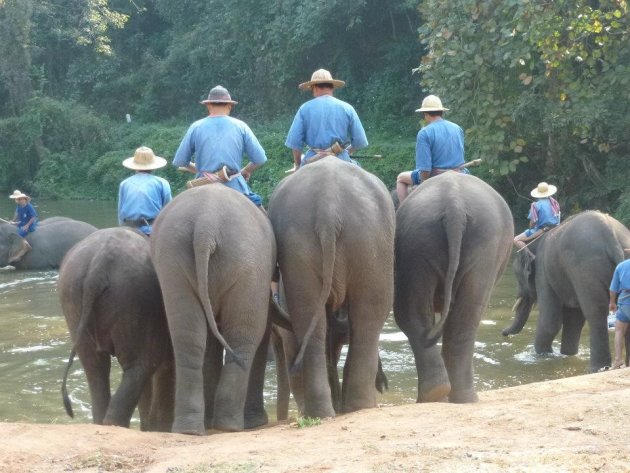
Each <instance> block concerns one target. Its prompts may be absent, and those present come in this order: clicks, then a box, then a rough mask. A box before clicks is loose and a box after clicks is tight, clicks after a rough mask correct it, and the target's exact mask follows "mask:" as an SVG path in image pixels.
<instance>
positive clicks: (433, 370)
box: [394, 292, 451, 402]
mask: <svg viewBox="0 0 630 473" xmlns="http://www.w3.org/2000/svg"><path fill="white" fill-rule="evenodd" d="M426 294H429V295H428V296H427V295H426ZM431 296H432V295H431V293H428V292H427V293H425V294H424V297H426V299H425V301H424V302H422V301H419V300H418V297H417V296H416V295H415V294H414V295H413V298H412V300H411V301H410V302H405V303H401V299H405V300H406V299H409V296H403V297H400V296H399V297H398V301H397V304H396V308H395V310H394V316H395V318H396V324H397V325H398V326H399V327H400V329H401V330H402V331H403V333H404V334H405V335H406V336H407V339H408V340H409V345H410V346H411V350H412V351H413V355H414V358H415V361H416V371H417V374H418V397H417V402H438V401H446V400H447V396H448V395H449V393H450V392H451V383H450V381H449V378H448V373H447V371H446V366H445V364H444V360H443V359H442V355H441V353H440V350H439V348H438V346H437V345H433V346H432V347H428V348H427V347H426V346H425V337H426V335H427V334H428V332H429V322H430V320H432V318H433V316H434V314H433V307H431V304H430V303H428V300H429V298H430V297H431Z"/></svg>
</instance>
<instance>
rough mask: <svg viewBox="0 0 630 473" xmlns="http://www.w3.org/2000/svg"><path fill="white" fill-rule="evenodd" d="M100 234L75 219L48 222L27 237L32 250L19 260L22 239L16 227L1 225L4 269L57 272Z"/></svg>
mask: <svg viewBox="0 0 630 473" xmlns="http://www.w3.org/2000/svg"><path fill="white" fill-rule="evenodd" d="M96 230H97V228H96V227H95V226H93V225H90V224H89V223H85V222H81V221H79V220H73V219H71V218H65V217H51V218H47V219H44V220H42V221H41V222H39V224H38V226H37V230H35V231H34V232H31V233H29V234H28V235H27V236H26V240H27V241H28V242H29V243H30V245H31V247H32V250H31V251H29V252H28V253H26V254H25V255H23V256H22V257H19V256H18V255H19V254H20V250H21V249H22V238H21V237H20V236H19V235H18V234H17V233H16V227H15V225H11V224H8V223H0V267H4V266H7V265H12V266H14V267H15V268H16V269H57V268H58V267H59V265H60V264H61V260H62V259H63V257H64V256H65V254H66V253H67V252H68V250H69V249H70V248H72V246H74V245H75V244H76V243H77V242H79V241H81V240H83V239H84V238H85V237H86V236H88V235H89V234H91V233H93V232H95V231H96Z"/></svg>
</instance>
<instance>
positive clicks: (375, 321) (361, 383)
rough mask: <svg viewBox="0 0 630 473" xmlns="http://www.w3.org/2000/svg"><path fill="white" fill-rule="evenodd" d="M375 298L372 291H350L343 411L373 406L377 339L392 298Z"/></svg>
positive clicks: (374, 404)
mask: <svg viewBox="0 0 630 473" xmlns="http://www.w3.org/2000/svg"><path fill="white" fill-rule="evenodd" d="M386 299H387V298H385V301H384V302H385V304H387V306H384V305H383V301H377V300H374V295H373V294H364V293H362V291H359V292H358V293H353V292H351V293H350V294H349V304H348V305H349V309H348V310H349V313H348V321H349V337H348V355H347V357H346V363H345V365H344V369H343V390H342V412H352V411H356V410H359V409H365V408H370V407H376V393H377V391H376V388H375V380H376V376H377V373H378V357H379V354H378V341H379V336H380V333H381V330H382V328H383V324H384V323H385V319H386V318H387V315H389V309H390V307H391V303H389V302H391V301H387V300H386Z"/></svg>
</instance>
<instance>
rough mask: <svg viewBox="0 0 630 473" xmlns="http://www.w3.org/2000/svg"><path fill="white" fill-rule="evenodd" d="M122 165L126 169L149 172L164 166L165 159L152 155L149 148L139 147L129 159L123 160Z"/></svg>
mask: <svg viewBox="0 0 630 473" xmlns="http://www.w3.org/2000/svg"><path fill="white" fill-rule="evenodd" d="M122 164H123V166H125V167H126V168H129V169H135V170H136V171H151V170H153V169H159V168H161V167H164V166H166V159H164V158H160V157H159V156H156V155H155V154H153V150H152V149H151V148H147V147H146V146H141V147H140V148H138V149H137V150H136V152H135V153H134V154H133V156H132V157H131V158H127V159H125V160H124V161H123V162H122Z"/></svg>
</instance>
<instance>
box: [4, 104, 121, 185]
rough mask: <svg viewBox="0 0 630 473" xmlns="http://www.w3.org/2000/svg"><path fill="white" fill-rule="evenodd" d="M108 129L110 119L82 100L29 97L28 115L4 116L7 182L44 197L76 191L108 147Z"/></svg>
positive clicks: (25, 113) (5, 177)
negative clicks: (76, 187) (75, 101)
mask: <svg viewBox="0 0 630 473" xmlns="http://www.w3.org/2000/svg"><path fill="white" fill-rule="evenodd" d="M108 129H109V122H108V120H102V119H101V118H98V117H96V116H95V115H94V114H93V113H92V112H90V111H89V110H88V109H87V108H85V107H83V106H81V105H79V104H76V103H73V102H61V101H56V100H53V99H50V98H45V97H36V98H33V99H31V100H29V102H27V104H26V108H25V110H24V113H23V114H22V115H20V116H19V117H15V118H7V119H3V120H0V138H1V139H0V165H2V167H3V170H4V172H3V175H2V182H1V185H2V186H3V188H5V189H10V188H20V189H24V190H25V191H33V192H35V193H36V194H38V195H40V196H44V197H56V196H59V195H65V196H67V195H72V193H73V191H72V189H73V188H74V186H76V185H80V181H81V177H82V176H85V174H86V172H87V170H88V169H89V167H90V165H91V163H92V162H93V160H94V159H95V158H96V156H98V155H99V154H101V153H102V152H103V151H104V149H106V147H107V146H108V144H109V142H108V136H107V131H108ZM79 195H80V194H79Z"/></svg>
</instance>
